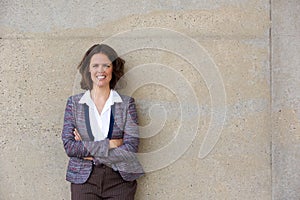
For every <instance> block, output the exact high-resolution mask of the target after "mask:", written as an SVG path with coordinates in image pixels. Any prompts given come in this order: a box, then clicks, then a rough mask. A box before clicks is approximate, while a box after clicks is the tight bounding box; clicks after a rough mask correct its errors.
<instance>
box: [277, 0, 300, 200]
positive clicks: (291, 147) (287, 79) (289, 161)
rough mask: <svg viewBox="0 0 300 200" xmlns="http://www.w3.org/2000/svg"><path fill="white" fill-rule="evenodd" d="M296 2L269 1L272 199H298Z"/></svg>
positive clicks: (299, 22) (299, 42)
mask: <svg viewBox="0 0 300 200" xmlns="http://www.w3.org/2000/svg"><path fill="white" fill-rule="evenodd" d="M299 11H300V2H299V1H297V0H294V1H281V0H277V1H274V2H273V4H272V22H273V26H272V27H273V29H272V77H273V78H272V97H273V98H272V113H273V116H272V144H273V150H272V152H273V154H272V158H273V159H272V160H273V165H272V169H273V170H272V177H273V198H274V199H300V181H299V180H300V172H299V167H298V166H299V165H300V123H299V122H300V90H299V85H300V56H299V52H300V17H299Z"/></svg>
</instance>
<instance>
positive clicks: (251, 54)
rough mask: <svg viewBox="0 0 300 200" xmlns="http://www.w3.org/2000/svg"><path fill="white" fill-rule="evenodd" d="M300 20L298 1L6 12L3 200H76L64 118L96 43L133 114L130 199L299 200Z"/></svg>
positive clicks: (4, 6) (26, 7) (25, 7)
mask: <svg viewBox="0 0 300 200" xmlns="http://www.w3.org/2000/svg"><path fill="white" fill-rule="evenodd" d="M270 11H272V12H271V15H270ZM297 11H299V2H297V0H294V1H288V3H285V1H280V0H276V1H275V0H274V1H272V2H269V0H236V1H226V0H214V1H204V0H198V1H181V0H174V1H173V0H170V1H159V0H155V1H124V0H122V1H57V0H56V1H8V0H7V1H5V0H2V1H1V2H0V27H1V29H0V51H1V54H0V56H1V57H0V58H1V68H0V74H1V78H0V83H1V84H0V87H1V90H0V91H1V99H2V100H1V101H0V103H1V111H0V112H1V118H0V124H1V134H0V150H1V154H0V199H1V200H2V199H3V200H10V199H45V200H47V199H49V200H50V199H70V187H69V183H67V182H66V181H65V172H66V167H67V166H66V165H67V160H68V158H67V156H66V155H65V153H64V150H63V147H62V142H61V139H60V134H61V128H62V123H63V112H64V107H65V103H66V99H67V97H68V96H70V95H72V94H75V93H77V92H80V90H79V89H78V88H79V86H78V83H79V78H80V77H79V75H78V73H77V71H76V66H77V64H78V63H79V61H80V59H81V58H82V56H83V53H84V52H85V50H87V48H89V47H90V46H91V45H92V44H94V43H100V42H103V41H105V42H106V43H109V44H112V46H113V47H114V48H116V49H117V51H118V52H119V53H120V54H121V55H122V57H123V58H124V59H125V60H126V61H127V62H126V71H127V72H128V73H127V75H126V77H127V81H126V83H127V86H126V87H125V88H124V90H122V92H124V93H127V94H131V95H132V96H134V97H135V98H136V102H137V106H138V112H139V118H140V124H141V133H142V135H141V136H142V137H143V138H142V139H141V140H142V141H141V148H140V152H141V154H140V158H141V161H142V162H143V164H144V167H145V169H146V171H147V174H146V176H144V177H142V178H141V179H139V187H138V192H137V195H136V199H141V200H148V199H149V200H150V199H153V200H156V199H272V196H273V199H299V185H300V182H299V170H298V172H297V170H296V169H297V167H296V166H298V165H297V164H299V116H300V114H299V92H298V93H297V87H296V86H297V82H296V81H298V82H299V69H298V68H297V66H299V56H298V53H297V52H298V51H299V22H298V21H299V17H298V16H297V15H296V13H297ZM297 17H298V19H297ZM271 18H272V21H273V23H272V31H271V32H270V24H271V23H270V22H271ZM297 22H298V23H297ZM147 27H156V28H153V29H146V28H147ZM137 29H139V30H140V31H135V30H137ZM124 31H127V32H124ZM174 31H175V32H174ZM270 33H271V34H270ZM116 34H118V35H116ZM291 41H293V42H291ZM297 50H298V51H297ZM149 63H152V64H149ZM153 63H156V64H153ZM297 74H298V76H297ZM271 75H272V76H271ZM135 88H136V89H135ZM153 105H156V106H153ZM151 109H152V110H151ZM272 144H273V145H272ZM212 147H213V148H212ZM272 147H273V148H272ZM211 148H212V149H211ZM165 149H167V150H168V149H171V153H170V151H164V150H165ZM297 150H298V152H297ZM199 152H200V153H199ZM199 155H200V157H199ZM272 162H273V163H272ZM297 177H298V178H297ZM272 191H273V192H272ZM272 194H273V195H272Z"/></svg>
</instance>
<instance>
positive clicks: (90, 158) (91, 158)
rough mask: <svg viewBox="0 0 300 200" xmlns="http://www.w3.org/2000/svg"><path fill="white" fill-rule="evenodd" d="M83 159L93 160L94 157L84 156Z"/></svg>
mask: <svg viewBox="0 0 300 200" xmlns="http://www.w3.org/2000/svg"><path fill="white" fill-rule="evenodd" d="M83 159H84V160H93V159H94V158H93V157H84V158H83Z"/></svg>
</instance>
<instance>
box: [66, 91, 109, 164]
mask: <svg viewBox="0 0 300 200" xmlns="http://www.w3.org/2000/svg"><path fill="white" fill-rule="evenodd" d="M74 113H75V108H74V100H73V98H72V97H69V98H68V101H67V105H66V109H65V115H64V125H63V130H62V141H63V145H64V148H65V151H66V153H67V155H68V156H69V157H78V158H83V157H89V156H93V157H97V156H108V149H109V140H108V139H105V140H102V141H76V140H75V138H74V134H73V131H74V128H76V122H75V115H74Z"/></svg>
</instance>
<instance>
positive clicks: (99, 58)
mask: <svg viewBox="0 0 300 200" xmlns="http://www.w3.org/2000/svg"><path fill="white" fill-rule="evenodd" d="M91 63H111V61H110V60H109V58H108V57H107V55H105V54H103V53H97V54H94V55H93V56H92V58H91Z"/></svg>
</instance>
